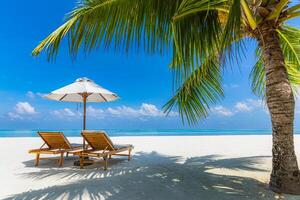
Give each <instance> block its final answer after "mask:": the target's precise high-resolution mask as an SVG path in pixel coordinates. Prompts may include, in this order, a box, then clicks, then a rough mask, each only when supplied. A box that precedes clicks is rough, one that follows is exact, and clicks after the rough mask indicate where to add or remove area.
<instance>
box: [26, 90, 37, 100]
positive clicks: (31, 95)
mask: <svg viewBox="0 0 300 200" xmlns="http://www.w3.org/2000/svg"><path fill="white" fill-rule="evenodd" d="M26 96H27V97H29V98H32V99H33V98H34V97H35V94H34V93H33V92H32V91H28V92H27V93H26Z"/></svg>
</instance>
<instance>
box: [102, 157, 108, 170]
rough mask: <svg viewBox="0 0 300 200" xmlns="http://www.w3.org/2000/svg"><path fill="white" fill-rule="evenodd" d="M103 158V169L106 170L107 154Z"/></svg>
mask: <svg viewBox="0 0 300 200" xmlns="http://www.w3.org/2000/svg"><path fill="white" fill-rule="evenodd" d="M103 160H104V170H107V166H108V163H107V162H108V159H107V156H105V157H103Z"/></svg>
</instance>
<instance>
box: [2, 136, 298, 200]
mask: <svg viewBox="0 0 300 200" xmlns="http://www.w3.org/2000/svg"><path fill="white" fill-rule="evenodd" d="M69 139H70V141H71V142H74V143H80V142H81V138H77V137H70V138H69ZM112 140H113V141H114V142H115V143H126V144H128V143H130V144H133V145H134V146H135V149H134V155H133V159H132V160H131V161H127V160H126V159H124V158H118V157H115V158H113V159H112V160H111V161H110V163H109V170H108V171H103V168H102V164H101V163H97V164H94V165H92V166H88V167H86V168H85V169H79V168H78V167H76V166H73V161H74V160H76V157H72V156H71V157H69V158H67V159H66V161H65V165H64V167H62V168H59V167H57V163H55V162H54V161H41V163H40V166H39V167H34V161H33V159H34V155H30V154H28V153H27V152H28V149H31V148H37V147H39V146H40V145H41V143H42V142H41V140H40V139H39V138H0V150H1V151H0V156H1V158H2V159H1V163H0V177H1V179H0V186H1V190H0V199H24V200H27V199H28V200H29V199H275V198H276V199H277V198H284V199H299V196H292V195H284V196H280V195H278V194H275V193H273V192H271V191H270V190H268V188H267V187H268V179H269V174H270V169H271V136H168V137H166V136H160V137H113V138H112ZM295 148H296V152H297V156H298V158H300V136H296V137H295ZM298 162H299V161H298Z"/></svg>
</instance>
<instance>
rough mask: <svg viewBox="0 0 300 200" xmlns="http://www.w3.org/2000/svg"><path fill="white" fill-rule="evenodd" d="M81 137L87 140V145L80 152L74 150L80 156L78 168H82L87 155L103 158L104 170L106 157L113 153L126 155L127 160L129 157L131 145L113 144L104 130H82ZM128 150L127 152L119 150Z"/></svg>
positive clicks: (105, 168)
mask: <svg viewBox="0 0 300 200" xmlns="http://www.w3.org/2000/svg"><path fill="white" fill-rule="evenodd" d="M81 135H82V137H83V138H84V140H85V141H86V142H87V144H88V146H87V147H86V148H85V149H84V150H83V151H81V152H79V153H78V152H76V153H75V155H78V156H79V157H80V168H83V166H84V164H85V162H90V160H86V158H88V157H95V158H103V160H104V170H107V165H108V159H110V158H111V157H112V156H113V155H117V156H127V157H128V160H130V159H131V151H132V149H133V146H132V145H115V144H113V143H112V141H111V140H110V139H109V137H108V136H107V135H106V133H105V132H104V131H82V132H81ZM124 151H128V154H122V153H121V152H124Z"/></svg>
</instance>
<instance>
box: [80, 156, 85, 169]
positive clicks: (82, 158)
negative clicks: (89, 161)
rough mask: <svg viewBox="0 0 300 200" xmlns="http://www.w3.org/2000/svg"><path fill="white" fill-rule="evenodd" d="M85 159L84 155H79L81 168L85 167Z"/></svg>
mask: <svg viewBox="0 0 300 200" xmlns="http://www.w3.org/2000/svg"><path fill="white" fill-rule="evenodd" d="M83 160H84V157H83V156H80V157H79V164H80V169H83Z"/></svg>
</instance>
